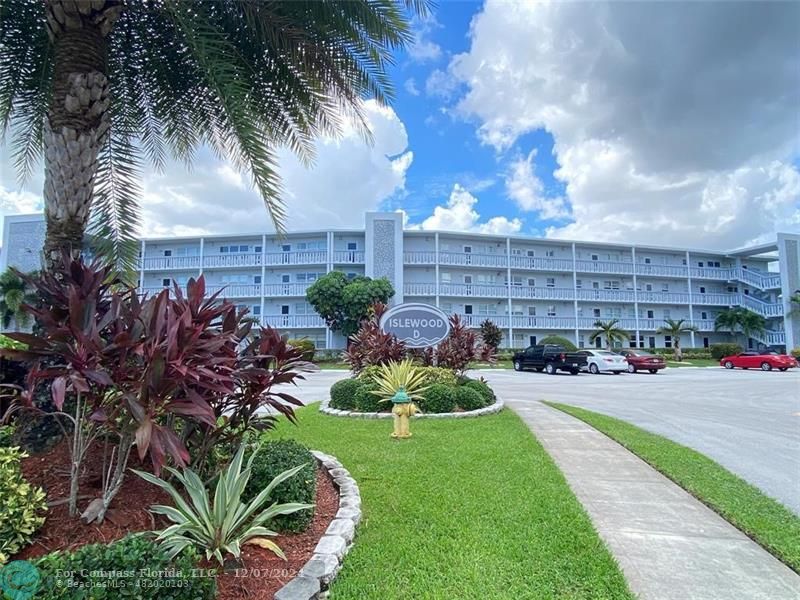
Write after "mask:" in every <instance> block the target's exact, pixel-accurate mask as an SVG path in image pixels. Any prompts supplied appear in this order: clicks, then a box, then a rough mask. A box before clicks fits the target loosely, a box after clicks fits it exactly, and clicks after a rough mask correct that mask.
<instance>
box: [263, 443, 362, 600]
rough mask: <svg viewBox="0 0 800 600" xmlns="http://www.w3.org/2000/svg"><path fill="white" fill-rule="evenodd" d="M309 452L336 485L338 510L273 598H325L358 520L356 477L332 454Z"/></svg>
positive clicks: (358, 496)
mask: <svg viewBox="0 0 800 600" xmlns="http://www.w3.org/2000/svg"><path fill="white" fill-rule="evenodd" d="M311 454H312V455H313V456H314V458H316V459H317V461H318V462H319V463H320V465H321V466H322V468H323V469H325V470H326V471H327V472H328V474H329V475H330V476H331V478H332V479H333V482H334V484H335V485H336V486H337V487H338V488H339V510H338V511H337V512H336V516H334V518H333V521H331V523H330V525H328V529H326V530H325V533H324V534H323V536H322V537H321V538H320V540H319V542H318V543H317V546H316V548H314V554H313V555H312V556H311V558H310V559H309V560H308V562H306V564H305V565H303V568H302V569H300V572H299V573H298V574H297V577H295V578H294V579H292V580H290V581H289V582H288V583H287V584H286V585H284V586H283V587H282V588H281V589H279V590H278V591H277V592H276V593H275V596H274V599H275V600H315V599H317V598H325V597H327V590H328V587H329V586H330V584H331V582H332V581H333V580H334V579H335V578H336V575H337V574H338V573H339V569H341V567H342V561H343V560H344V557H345V555H346V554H347V553H348V551H349V550H350V547H351V546H352V545H353V540H354V538H355V533H356V528H357V527H358V524H359V523H360V522H361V515H362V513H361V492H360V491H359V489H358V484H357V483H356V480H355V479H353V478H352V477H351V476H350V472H349V471H348V470H347V469H345V468H344V467H343V466H342V463H340V462H339V461H338V460H337V459H336V457H335V456H331V455H330V454H325V453H323V452H318V451H316V450H312V451H311Z"/></svg>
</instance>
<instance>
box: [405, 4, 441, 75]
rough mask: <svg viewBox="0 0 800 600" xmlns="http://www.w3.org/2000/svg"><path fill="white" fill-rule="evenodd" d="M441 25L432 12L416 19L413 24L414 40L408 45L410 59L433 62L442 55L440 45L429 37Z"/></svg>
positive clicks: (419, 61)
mask: <svg viewBox="0 0 800 600" xmlns="http://www.w3.org/2000/svg"><path fill="white" fill-rule="evenodd" d="M440 27H441V25H440V24H439V22H438V21H437V20H436V17H434V16H433V14H432V13H431V14H429V15H427V16H426V17H425V18H423V19H416V20H415V22H414V25H413V35H414V41H413V42H412V44H411V45H410V46H409V47H408V50H407V51H408V55H409V57H411V60H413V61H414V62H418V63H425V62H433V61H436V60H438V59H439V58H440V57H441V56H442V47H441V46H440V45H439V44H437V43H435V42H434V41H433V40H431V39H430V37H431V35H432V34H433V32H434V31H435V30H437V29H439V28H440Z"/></svg>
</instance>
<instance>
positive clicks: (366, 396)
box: [355, 382, 392, 412]
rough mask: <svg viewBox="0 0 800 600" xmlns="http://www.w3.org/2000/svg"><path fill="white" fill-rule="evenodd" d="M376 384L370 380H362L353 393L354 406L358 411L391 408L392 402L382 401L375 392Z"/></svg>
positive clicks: (377, 410)
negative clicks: (354, 393)
mask: <svg viewBox="0 0 800 600" xmlns="http://www.w3.org/2000/svg"><path fill="white" fill-rule="evenodd" d="M377 390H378V386H377V385H375V384H374V383H372V382H364V383H362V384H361V387H360V388H358V391H357V392H356V395H355V401H356V408H355V410H357V411H358V412H381V411H387V410H391V408H392V403H391V402H384V401H382V400H381V397H380V396H378V395H377V394H373V393H372V392H375V391H377Z"/></svg>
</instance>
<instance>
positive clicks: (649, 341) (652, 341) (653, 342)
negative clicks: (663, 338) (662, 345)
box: [647, 336, 656, 348]
mask: <svg viewBox="0 0 800 600" xmlns="http://www.w3.org/2000/svg"><path fill="white" fill-rule="evenodd" d="M647 347H648V348H655V347H656V338H655V337H653V336H650V337H649V338H647Z"/></svg>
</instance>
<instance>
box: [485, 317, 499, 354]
mask: <svg viewBox="0 0 800 600" xmlns="http://www.w3.org/2000/svg"><path fill="white" fill-rule="evenodd" d="M480 332H481V339H482V340H483V343H484V344H486V345H487V346H491V347H492V348H493V349H494V350H495V351H496V350H497V349H498V348H499V347H500V342H502V341H503V330H502V329H500V328H499V327H498V326H497V325H496V324H495V322H494V321H491V320H490V319H486V320H485V321H484V322H483V323H481V327H480Z"/></svg>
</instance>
